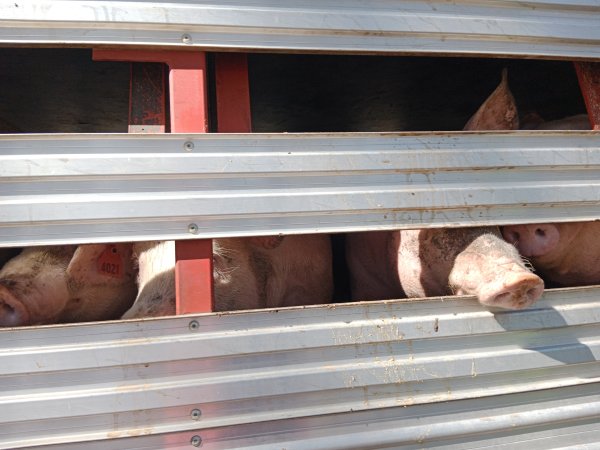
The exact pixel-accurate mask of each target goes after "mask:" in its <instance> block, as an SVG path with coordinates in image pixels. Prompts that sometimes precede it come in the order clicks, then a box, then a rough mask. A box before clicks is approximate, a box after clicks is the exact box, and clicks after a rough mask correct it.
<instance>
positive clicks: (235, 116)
mask: <svg viewBox="0 0 600 450" xmlns="http://www.w3.org/2000/svg"><path fill="white" fill-rule="evenodd" d="M215 84H216V97H217V99H216V102H217V130H218V131H219V133H250V132H251V131H252V120H251V116H250V87H249V83H248V58H247V56H246V54H244V53H216V54H215Z"/></svg>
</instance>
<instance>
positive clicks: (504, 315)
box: [494, 306, 597, 364]
mask: <svg viewBox="0 0 600 450" xmlns="http://www.w3.org/2000/svg"><path fill="white" fill-rule="evenodd" d="M494 318H495V319H496V322H497V323H498V324H499V325H500V326H501V327H502V328H503V329H504V330H506V331H508V332H513V333H519V334H520V335H521V336H519V337H518V338H517V339H518V340H519V341H520V342H521V347H522V348H524V349H527V350H531V351H532V352H537V353H542V354H544V355H545V356H547V357H549V358H552V359H554V360H556V361H560V362H562V363H563V364H583V363H588V362H595V361H597V358H596V356H595V355H594V353H593V351H592V350H591V349H590V347H589V346H588V345H587V344H584V343H583V342H581V341H580V338H582V337H584V336H585V332H586V329H588V328H589V327H582V326H573V324H572V323H571V324H569V323H568V322H567V321H566V320H565V318H564V317H563V315H562V314H561V312H559V311H557V310H556V309H554V308H553V307H552V306H547V307H539V308H535V307H534V308H531V309H527V310H522V311H498V312H495V313H494Z"/></svg>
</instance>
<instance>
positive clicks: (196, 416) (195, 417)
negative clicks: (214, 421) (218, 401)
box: [190, 408, 202, 420]
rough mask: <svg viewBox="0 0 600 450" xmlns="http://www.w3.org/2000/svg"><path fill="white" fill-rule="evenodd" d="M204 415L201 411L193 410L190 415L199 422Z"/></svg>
mask: <svg viewBox="0 0 600 450" xmlns="http://www.w3.org/2000/svg"><path fill="white" fill-rule="evenodd" d="M201 415H202V412H201V411H200V410H199V409H197V408H196V409H192V412H191V414H190V416H192V419H194V420H198V419H200V416H201Z"/></svg>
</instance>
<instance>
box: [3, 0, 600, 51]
mask: <svg viewBox="0 0 600 450" xmlns="http://www.w3.org/2000/svg"><path fill="white" fill-rule="evenodd" d="M599 21H600V3H598V2H597V1H595V0H577V1H556V0H531V1H528V2H515V1H510V0H497V1H483V0H479V1H465V0H463V1H456V2H446V1H400V0H393V1H383V0H378V1H370V2H366V3H365V2H363V1H360V0H328V1H321V2H314V1H309V0H297V1H294V2H293V3H291V2H287V4H285V2H279V1H275V0H245V1H244V0H230V1H220V2H214V1H213V2H211V1H195V2H190V1H184V0H182V1H170V2H159V1H135V2H131V1H128V2H126V1H65V0H27V1H18V0H17V1H14V2H13V1H10V2H8V1H6V2H2V3H1V4H0V43H5V44H29V45H34V44H46V45H52V44H54V45H56V44H60V45H64V44H72V45H81V44H84V45H96V46H97V45H113V46H114V45H136V46H162V47H165V46H166V47H173V48H190V47H195V48H202V49H217V50H218V49H221V50H222V49H236V50H264V51H287V52H290V51H304V52H351V53H402V52H416V53H424V54H444V53H452V54H464V55H473V54H475V55H496V56H497V55H510V56H526V57H532V56H538V57H549V58H570V59H574V58H600V28H599V27H598V26H597V24H598V22H599Z"/></svg>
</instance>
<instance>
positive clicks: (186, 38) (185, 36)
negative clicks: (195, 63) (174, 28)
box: [181, 33, 192, 45]
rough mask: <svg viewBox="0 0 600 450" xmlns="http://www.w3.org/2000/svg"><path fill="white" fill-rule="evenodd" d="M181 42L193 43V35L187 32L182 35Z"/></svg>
mask: <svg viewBox="0 0 600 450" xmlns="http://www.w3.org/2000/svg"><path fill="white" fill-rule="evenodd" d="M181 42H183V43H184V44H188V45H189V44H191V43H192V36H190V35H189V34H187V33H185V34H182V35H181Z"/></svg>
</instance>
